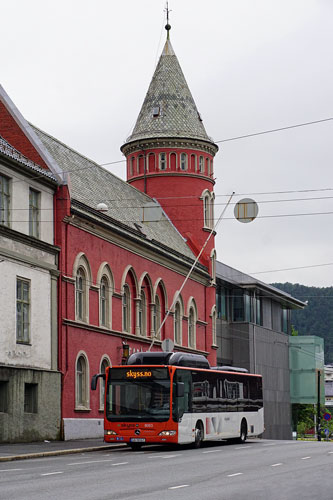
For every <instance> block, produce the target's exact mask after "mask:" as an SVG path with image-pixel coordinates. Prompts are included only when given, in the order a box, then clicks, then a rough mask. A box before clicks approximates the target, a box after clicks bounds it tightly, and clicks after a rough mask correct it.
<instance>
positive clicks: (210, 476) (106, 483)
mask: <svg viewBox="0 0 333 500" xmlns="http://www.w3.org/2000/svg"><path fill="white" fill-rule="evenodd" d="M18 498H20V499H22V500H30V499H33V500H48V499H57V500H118V499H119V500H137V499H138V500H140V499H142V500H143V499H144V500H164V499H168V500H169V499H172V500H185V499H186V500H188V499H190V500H205V499H207V500H208V499H209V500H245V499H246V500H260V499H263V500H282V499H283V500H292V499H301V500H306V499H311V500H321V499H323V500H324V499H325V500H331V499H332V498H333V444H331V443H326V442H321V443H318V442H302V441H265V440H250V441H248V442H247V443H246V444H244V445H239V444H229V443H222V444H221V443H220V444H213V445H212V444H209V445H206V446H204V447H203V448H201V449H199V450H194V449H191V448H189V447H183V448H163V447H157V446H155V447H153V446H151V447H147V448H144V449H143V450H142V451H140V452H133V451H131V450H129V449H118V450H114V451H98V452H91V453H82V454H78V455H66V456H57V457H49V458H41V459H31V460H23V461H17V462H6V463H2V464H0V499H1V500H12V499H13V500H14V499H15V500H17V499H18Z"/></svg>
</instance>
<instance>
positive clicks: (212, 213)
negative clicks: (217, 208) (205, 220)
mask: <svg viewBox="0 0 333 500" xmlns="http://www.w3.org/2000/svg"><path fill="white" fill-rule="evenodd" d="M214 200H215V195H214V193H211V195H210V226H209V227H210V228H211V229H213V227H214V224H215V220H214Z"/></svg>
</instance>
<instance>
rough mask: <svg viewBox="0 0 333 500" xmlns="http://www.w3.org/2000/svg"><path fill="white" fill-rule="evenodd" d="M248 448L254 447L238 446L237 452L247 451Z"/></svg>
mask: <svg viewBox="0 0 333 500" xmlns="http://www.w3.org/2000/svg"><path fill="white" fill-rule="evenodd" d="M247 448H252V446H244V445H243V446H236V448H235V450H246V449H247Z"/></svg>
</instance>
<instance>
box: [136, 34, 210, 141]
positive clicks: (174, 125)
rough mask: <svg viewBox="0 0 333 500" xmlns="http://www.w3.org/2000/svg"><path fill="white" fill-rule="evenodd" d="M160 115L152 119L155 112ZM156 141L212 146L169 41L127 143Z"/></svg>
mask: <svg viewBox="0 0 333 500" xmlns="http://www.w3.org/2000/svg"><path fill="white" fill-rule="evenodd" d="M155 107H156V108H158V110H159V113H158V115H157V116H153V108H155ZM155 137H182V138H190V139H201V140H204V141H209V142H210V143H212V142H213V141H212V139H210V138H209V137H208V135H207V133H206V131H205V127H204V126H203V123H202V121H201V118H200V115H199V113H198V110H197V107H196V105H195V102H194V99H193V97H192V94H191V92H190V89H189V88H188V85H187V83H186V80H185V77H184V74H183V72H182V69H181V67H180V65H179V62H178V59H177V57H176V55H175V53H174V51H173V48H172V46H171V43H170V40H167V41H166V43H165V45H164V49H163V52H162V54H161V57H160V59H159V62H158V64H157V67H156V70H155V72H154V75H153V78H152V80H151V83H150V85H149V88H148V92H147V94H146V97H145V100H144V102H143V105H142V108H141V111H140V113H139V116H138V119H137V122H136V124H135V126H134V129H133V132H132V135H131V136H130V137H129V138H128V139H127V142H132V141H135V140H139V139H148V138H155Z"/></svg>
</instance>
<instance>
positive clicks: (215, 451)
mask: <svg viewBox="0 0 333 500" xmlns="http://www.w3.org/2000/svg"><path fill="white" fill-rule="evenodd" d="M221 451H222V450H209V451H203V452H202V453H219V452H221Z"/></svg>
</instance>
